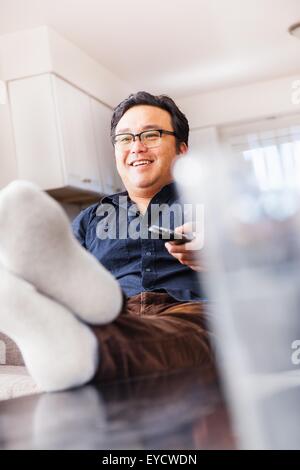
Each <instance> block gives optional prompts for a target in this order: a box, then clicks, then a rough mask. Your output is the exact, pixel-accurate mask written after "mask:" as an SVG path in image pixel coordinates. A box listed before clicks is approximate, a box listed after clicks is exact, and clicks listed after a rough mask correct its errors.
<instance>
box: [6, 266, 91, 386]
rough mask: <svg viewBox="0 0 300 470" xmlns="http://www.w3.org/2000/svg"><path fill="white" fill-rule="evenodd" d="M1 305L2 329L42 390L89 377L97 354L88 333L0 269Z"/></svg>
mask: <svg viewBox="0 0 300 470" xmlns="http://www.w3.org/2000/svg"><path fill="white" fill-rule="evenodd" d="M0 306H1V307H0V331H2V332H3V333H5V334H7V335H8V336H10V337H11V338H12V339H13V340H14V341H15V342H16V344H17V345H18V347H19V348H20V350H21V352H22V355H23V358H24V362H25V364H26V367H27V368H28V371H29V373H30V375H31V376H32V377H33V379H34V380H35V381H36V383H37V384H38V386H39V387H40V388H41V390H43V391H55V390H64V389H67V388H71V387H76V386H79V385H82V384H84V383H86V382H88V381H89V380H91V379H92V378H93V376H94V374H95V372H96V368H97V365H98V358H99V353H98V345H97V339H96V337H95V335H94V333H93V332H92V331H91V329H90V328H89V327H88V326H87V325H85V324H84V323H82V322H80V320H78V319H77V318H76V317H75V316H74V315H73V314H72V313H71V312H69V311H68V310H67V309H66V308H65V307H63V306H62V305H60V304H58V303H57V302H55V301H53V300H51V299H49V298H47V297H45V296H43V295H42V294H40V293H39V292H37V290H36V289H35V288H34V287H33V286H32V285H31V284H29V283H28V282H26V281H24V280H23V279H20V278H18V277H16V276H15V275H14V274H12V273H9V272H8V271H7V270H6V269H4V268H2V267H1V266H0Z"/></svg>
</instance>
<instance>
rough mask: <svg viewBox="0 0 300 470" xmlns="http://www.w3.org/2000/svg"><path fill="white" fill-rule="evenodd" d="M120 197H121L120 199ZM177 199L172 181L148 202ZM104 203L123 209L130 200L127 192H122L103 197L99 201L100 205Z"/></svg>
mask: <svg viewBox="0 0 300 470" xmlns="http://www.w3.org/2000/svg"><path fill="white" fill-rule="evenodd" d="M121 196H122V197H121ZM178 197H179V195H178V191H177V188H176V183H175V182H174V181H173V182H172V183H169V184H167V185H165V186H163V187H162V188H161V189H160V190H159V191H158V193H156V194H155V195H154V196H153V198H152V199H151V201H150V204H151V203H159V204H162V203H166V202H168V201H169V200H170V199H177V198H178ZM105 202H112V203H113V204H115V205H117V206H120V207H125V206H126V204H129V205H130V203H131V200H130V198H129V196H128V192H127V191H123V192H121V193H115V194H111V195H109V196H103V197H102V198H101V200H100V204H103V203H105Z"/></svg>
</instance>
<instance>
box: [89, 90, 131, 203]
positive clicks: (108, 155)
mask: <svg viewBox="0 0 300 470" xmlns="http://www.w3.org/2000/svg"><path fill="white" fill-rule="evenodd" d="M90 102H91V110H92V119H93V127H94V134H95V140H96V146H97V153H98V159H99V161H100V162H101V166H100V173H101V179H102V185H103V188H104V192H105V193H107V194H111V193H117V192H120V191H123V190H124V186H123V183H122V180H121V178H120V176H119V174H118V172H117V171H116V163H115V155H114V149H113V145H112V143H111V139H110V121H111V116H112V112H111V110H110V109H108V108H106V107H105V106H103V105H102V104H101V103H99V101H97V100H95V99H93V98H90Z"/></svg>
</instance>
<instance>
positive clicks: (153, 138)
mask: <svg viewBox="0 0 300 470" xmlns="http://www.w3.org/2000/svg"><path fill="white" fill-rule="evenodd" d="M163 134H167V135H174V136H175V137H176V133H175V132H171V131H165V130H163V129H153V130H149V131H143V132H140V133H139V134H129V133H128V134H117V135H115V136H114V137H113V139H112V142H113V144H114V146H115V147H117V148H118V149H120V150H127V149H130V148H131V146H132V144H133V142H135V139H136V138H137V137H138V138H139V139H140V142H142V144H143V145H145V146H146V147H147V148H154V147H158V146H159V145H160V143H161V138H162V135H163Z"/></svg>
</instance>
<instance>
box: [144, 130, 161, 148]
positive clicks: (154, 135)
mask: <svg viewBox="0 0 300 470" xmlns="http://www.w3.org/2000/svg"><path fill="white" fill-rule="evenodd" d="M141 140H142V142H143V144H144V145H146V146H147V147H155V146H156V145H159V143H160V132H159V131H155V130H153V131H145V132H142V133H141Z"/></svg>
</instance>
